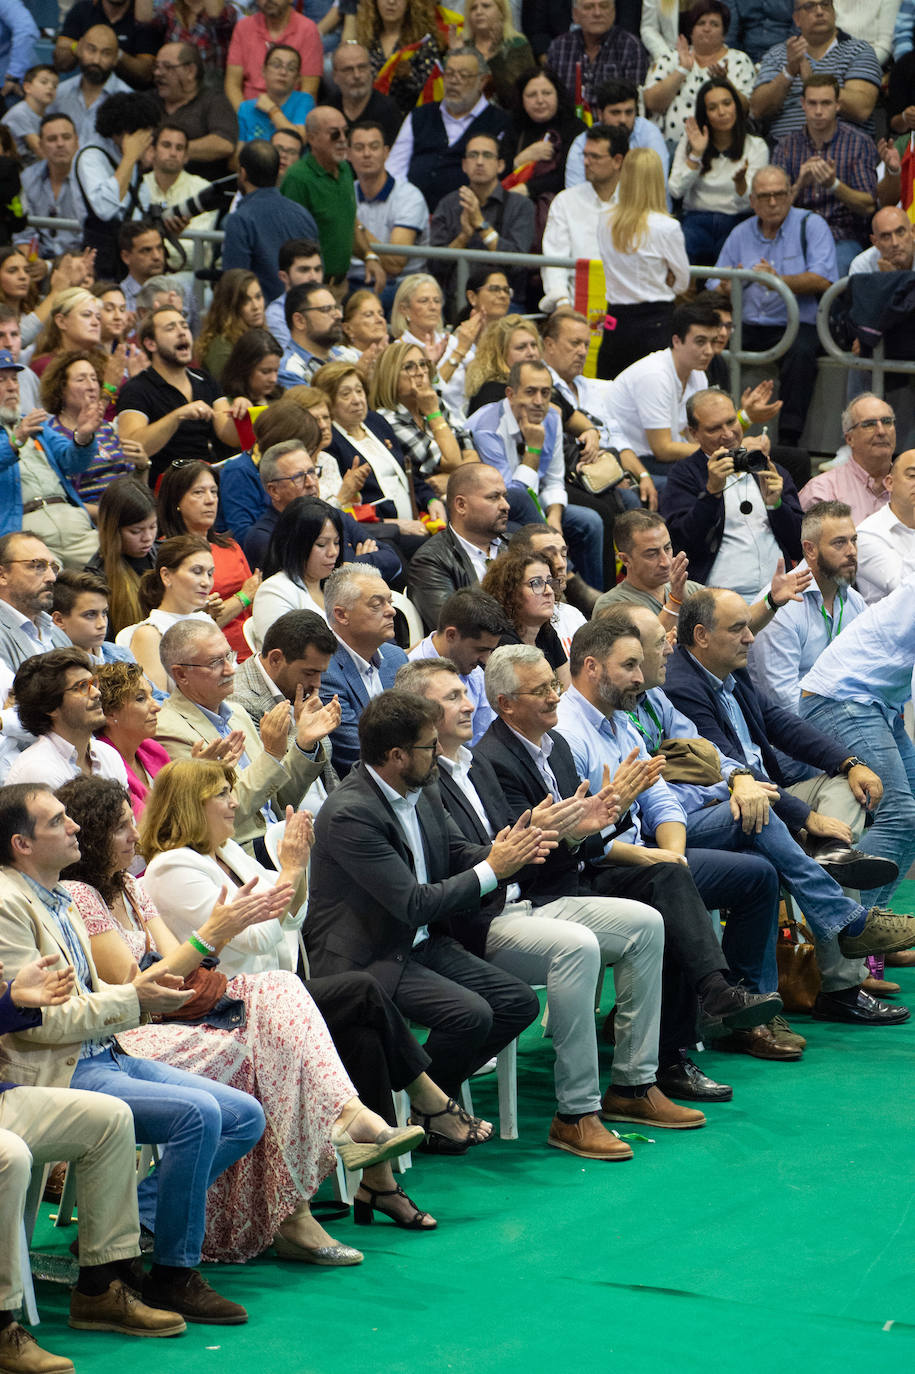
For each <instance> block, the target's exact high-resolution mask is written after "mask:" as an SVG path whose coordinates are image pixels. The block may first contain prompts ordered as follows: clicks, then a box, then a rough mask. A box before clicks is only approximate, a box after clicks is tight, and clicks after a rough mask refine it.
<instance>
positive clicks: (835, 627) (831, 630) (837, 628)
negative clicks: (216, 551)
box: [820, 596, 845, 644]
mask: <svg viewBox="0 0 915 1374" xmlns="http://www.w3.org/2000/svg"><path fill="white" fill-rule="evenodd" d="M844 613H845V598H844V597H842V596H840V597H839V618H838V620H830V618H829V616H828V615H827V613H826V607H825V606H821V607H820V615H821V616H822V617H823V624H824V625H825V626H826V643H827V644H831V643H832V640H833V635H837V634H841V633H842V616H843V615H844Z"/></svg>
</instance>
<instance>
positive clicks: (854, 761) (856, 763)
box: [839, 754, 868, 778]
mask: <svg viewBox="0 0 915 1374" xmlns="http://www.w3.org/2000/svg"><path fill="white" fill-rule="evenodd" d="M867 767H868V765H867V764H866V763H865V762H864V760H863V759H859V758H858V755H857V754H852V756H851V758H850V759H846V760H845V762H844V763H843V764H842V767H841V768H840V769H839V772H840V773H841V774H842V776H843V778H847V777H848V775H849V773H850V772H851V770H852V769H853V768H867Z"/></svg>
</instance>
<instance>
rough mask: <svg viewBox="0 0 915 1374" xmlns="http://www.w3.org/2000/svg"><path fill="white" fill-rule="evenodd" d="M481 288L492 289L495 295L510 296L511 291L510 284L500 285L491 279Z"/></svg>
mask: <svg viewBox="0 0 915 1374" xmlns="http://www.w3.org/2000/svg"><path fill="white" fill-rule="evenodd" d="M481 289H482V290H483V291H492V292H493V293H494V294H495V295H497V296H510V295H511V293H512V289H511V287H510V286H500V285H499V284H498V282H496V283H495V284H494V283H493V282H491V281H488V282H487V283H486V285H485V286H483V287H482V288H481Z"/></svg>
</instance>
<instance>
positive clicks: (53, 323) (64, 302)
mask: <svg viewBox="0 0 915 1374" xmlns="http://www.w3.org/2000/svg"><path fill="white" fill-rule="evenodd" d="M86 301H92V302H93V304H96V303H97V302H98V297H96V296H93V294H92V292H91V291H87V290H86V288H85V287H84V286H68V287H67V289H66V290H65V291H58V293H57V295H56V296H55V297H54V300H53V301H52V303H51V313H50V315H49V316H48V318H47V322H46V323H45V326H44V329H42V331H41V333H40V334H39V335H38V338H37V339H36V340H35V345H34V348H33V350H32V356H33V357H34V358H43V357H44V355H45V354H46V353H59V352H60V350H61V349H62V348H63V347H64V336H63V334H61V332H60V326H59V325H58V323H57V316H58V315H64V316H67V315H69V314H70V313H71V312H72V311H74V310H75V309H76V308H77V306H79V305H84V304H85V302H86ZM66 346H67V347H68V348H69V347H70V345H69V344H68V345H66Z"/></svg>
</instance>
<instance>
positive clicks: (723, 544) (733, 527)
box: [660, 387, 803, 602]
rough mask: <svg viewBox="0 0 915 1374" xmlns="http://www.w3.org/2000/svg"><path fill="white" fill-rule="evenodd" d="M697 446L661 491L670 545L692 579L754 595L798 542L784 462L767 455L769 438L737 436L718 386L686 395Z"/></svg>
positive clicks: (795, 507)
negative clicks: (686, 563)
mask: <svg viewBox="0 0 915 1374" xmlns="http://www.w3.org/2000/svg"><path fill="white" fill-rule="evenodd" d="M686 419H687V425H688V432H689V434H690V437H691V438H692V439H694V440H695V442H696V443H697V444H698V446H699V447H698V448H697V449H696V450H695V451H694V452H693V453H691V454H689V456H688V457H685V458H681V459H680V461H679V462H677V463H674V464H673V465H672V467H671V470H670V475H669V476H668V479H667V482H666V484H665V486H664V488H663V489H662V491H661V498H660V501H661V514H662V515H663V516H664V519H665V520H666V521H667V526H668V529H669V530H670V534H671V538H672V539H673V542H674V547H675V548H676V549H677V551H678V552H683V553H685V554H686V556H687V558H688V559H689V566H690V571H691V573H692V574H693V576H694V577H695V578H696V579H697V581H699V582H705V583H707V584H708V585H710V586H715V587H729V588H730V589H731V590H732V591H735V592H738V593H739V594H740V595H741V596H743V597H745V598H746V600H747V601H750V602H752V601H755V600H756V598H757V597H758V595H759V593H760V591H761V590H762V589H763V588H764V587H766V586H768V584H769V583H770V582H771V580H772V577H773V575H774V574H775V573H776V571H777V570H778V566H779V559H784V561H785V563H788V562H789V561H790V562H796V561H797V560H798V559H800V558H801V557H802V556H803V553H802V549H801V506H800V502H799V500H798V495H797V489H796V488H795V485H794V483H793V481H792V480H791V477H790V476H789V474H788V473H787V472H786V471H785V469H784V468H782V467H779V466H777V465H776V464H775V463H773V462H772V460H771V458H770V457H769V439H768V436H767V435H766V434H765V433H763V434H762V435H756V436H750V435H748V436H747V437H746V439H744V438H743V432H742V428H741V424H740V420H739V419H738V418H737V411H736V410H735V408H734V403H733V401H732V400H731V398H730V396H728V395H727V393H726V392H724V391H720V390H719V389H718V388H717V387H709V388H708V389H707V390H705V391H697V392H695V393H694V394H693V395H692V396H690V397H689V399H688V401H687V403H686Z"/></svg>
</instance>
